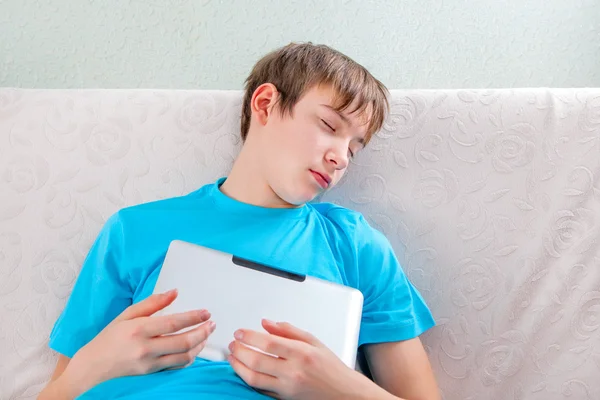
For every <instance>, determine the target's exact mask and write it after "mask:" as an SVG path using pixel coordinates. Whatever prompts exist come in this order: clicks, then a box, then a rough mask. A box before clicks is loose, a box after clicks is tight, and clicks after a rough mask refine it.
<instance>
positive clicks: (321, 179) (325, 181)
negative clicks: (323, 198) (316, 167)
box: [310, 169, 331, 189]
mask: <svg viewBox="0 0 600 400" xmlns="http://www.w3.org/2000/svg"><path fill="white" fill-rule="evenodd" d="M310 172H311V173H312V175H313V177H314V178H315V180H316V181H317V183H318V184H319V185H320V186H321V187H322V188H323V189H327V188H328V187H329V184H330V183H331V178H329V176H327V175H324V174H321V173H319V172H317V171H313V170H312V169H311V170H310Z"/></svg>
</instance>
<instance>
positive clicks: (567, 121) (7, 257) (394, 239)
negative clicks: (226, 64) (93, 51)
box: [0, 89, 600, 400]
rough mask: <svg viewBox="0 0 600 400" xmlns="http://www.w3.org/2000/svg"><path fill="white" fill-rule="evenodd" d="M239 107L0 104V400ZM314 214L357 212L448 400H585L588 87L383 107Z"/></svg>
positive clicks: (43, 96) (597, 383)
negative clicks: (146, 206) (403, 279)
mask: <svg viewBox="0 0 600 400" xmlns="http://www.w3.org/2000/svg"><path fill="white" fill-rule="evenodd" d="M241 98H242V95H241V92H205V91H150V90H147V91H138V90H131V91H130V90H101V91H96V90H85V91H62V90H36V91H33V90H11V89H3V90H0V204H1V207H0V318H1V319H0V320H1V321H2V322H1V324H0V354H2V360H3V362H2V363H0V398H2V399H5V398H7V399H12V398H34V397H35V394H36V393H37V392H38V391H39V390H40V389H41V387H42V385H43V384H44V383H45V381H46V380H47V379H48V377H49V375H50V373H51V371H52V369H53V367H54V361H55V358H54V357H55V356H54V355H53V352H52V351H51V350H49V349H48V347H47V346H48V340H47V338H48V335H49V333H50V330H51V329H52V324H53V322H54V321H55V320H56V318H57V317H58V315H59V313H60V311H61V310H62V308H63V307H64V304H65V301H66V299H67V297H68V295H69V293H70V291H71V289H72V287H73V284H74V282H75V278H76V276H77V273H78V271H79V269H80V266H81V265H82V263H83V259H84V257H85V255H86V253H87V252H88V250H89V249H90V247H91V245H92V243H93V241H94V239H95V238H96V236H97V235H98V232H99V231H100V229H101V227H102V226H103V224H104V223H105V221H106V220H107V219H108V217H109V216H110V215H112V214H113V213H114V212H116V211H117V210H118V209H120V208H122V207H125V206H128V205H132V204H137V203H140V202H143V201H151V200H157V199H163V198H166V197H172V196H177V195H183V194H185V193H189V192H191V191H192V190H194V189H196V188H198V187H200V186H202V185H203V184H205V183H207V182H212V181H214V180H216V179H217V178H218V177H219V176H223V175H225V174H226V173H227V170H228V168H229V166H230V165H231V162H232V160H233V157H234V156H235V155H236V153H237V151H238V150H239V148H240V142H239V140H238V136H237V134H236V132H237V131H238V129H239V116H240V105H241ZM391 103H392V113H391V115H390V116H389V118H388V120H387V121H386V124H385V126H384V128H383V129H382V130H381V131H380V132H379V133H378V135H377V137H376V138H375V139H374V141H373V142H372V143H370V144H369V146H368V147H367V149H366V150H365V151H364V152H361V154H360V155H359V156H358V157H357V158H356V159H355V160H354V161H353V163H352V165H351V166H350V171H349V173H348V174H347V175H346V177H345V178H344V180H343V181H342V182H341V184H340V186H339V187H337V188H335V189H334V190H333V191H332V192H331V193H328V194H327V195H326V196H325V197H324V198H323V200H326V201H334V202H337V203H339V204H341V205H344V206H348V207H349V208H352V209H356V210H358V211H360V212H361V213H363V215H364V216H365V218H366V219H367V221H369V223H370V224H371V225H373V226H374V227H376V228H378V229H380V230H381V231H382V232H383V233H384V234H385V235H386V236H387V237H388V238H389V240H390V242H391V244H392V246H393V247H394V249H395V250H396V254H397V255H398V258H399V261H400V264H401V265H402V266H403V268H404V270H405V272H406V274H407V276H408V277H409V278H410V280H411V281H412V282H413V283H414V284H415V286H416V287H417V288H418V289H419V290H420V292H421V294H422V295H423V297H424V299H425V300H426V302H427V303H428V305H429V306H430V308H431V310H432V312H433V315H434V317H435V319H436V321H437V323H438V325H437V326H436V327H435V328H433V329H431V330H430V331H428V332H426V333H425V334H424V335H423V336H424V338H423V339H424V343H425V346H426V349H427V351H428V352H429V355H430V359H431V361H432V363H433V368H434V370H435V373H436V376H437V378H438V380H439V384H440V386H441V389H442V392H443V394H444V396H445V398H446V399H452V400H454V399H457V400H458V399H461V400H463V399H472V400H475V399H528V400H529V399H532V400H538V399H539V400H541V399H544V400H548V399H563V398H570V399H598V398H600V380H598V376H600V375H599V374H600V345H599V343H600V291H599V289H598V288H599V287H600V266H599V265H600V251H599V247H598V246H599V244H598V238H599V237H600V236H599V234H600V232H599V231H600V217H599V215H600V183H598V179H599V178H598V176H599V174H600V165H599V162H600V89H523V90H440V91H433V90H432V91H418V90H416V91H393V92H392V99H391Z"/></svg>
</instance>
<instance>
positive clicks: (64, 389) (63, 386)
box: [38, 368, 93, 400]
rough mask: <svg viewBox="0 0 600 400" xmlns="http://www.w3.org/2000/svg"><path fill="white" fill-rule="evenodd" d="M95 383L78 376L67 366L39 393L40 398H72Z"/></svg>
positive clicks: (57, 399)
mask: <svg viewBox="0 0 600 400" xmlns="http://www.w3.org/2000/svg"><path fill="white" fill-rule="evenodd" d="M92 386H93V384H91V383H86V380H84V379H81V377H80V378H77V377H75V376H74V375H73V373H72V371H71V370H69V368H67V369H66V370H65V371H64V372H63V373H62V374H61V375H60V376H59V377H58V378H56V379H55V380H53V381H51V382H50V383H48V385H47V386H46V387H45V388H44V390H42V392H41V393H40V394H39V395H38V400H72V399H74V398H76V397H77V396H79V395H81V394H82V393H84V392H85V391H87V390H89V389H90V388H91V387H92Z"/></svg>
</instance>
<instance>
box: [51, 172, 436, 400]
mask: <svg viewBox="0 0 600 400" xmlns="http://www.w3.org/2000/svg"><path fill="white" fill-rule="evenodd" d="M224 180H225V179H219V181H217V182H216V183H212V184H207V185H205V186H204V187H202V188H200V189H199V190H196V191H194V192H192V193H190V194H189V195H186V196H180V197H174V198H170V199H165V200H160V201H155V202H150V203H146V204H141V205H137V206H133V207H128V208H125V209H122V210H120V211H119V212H118V213H116V214H114V215H113V216H112V217H111V218H109V220H108V222H107V223H106V224H105V226H104V227H103V229H102V230H101V232H100V234H99V235H98V238H97V240H96V241H95V242H94V245H93V246H92V250H91V251H90V253H89V255H88V256H87V258H86V261H85V262H84V264H83V267H82V270H81V273H80V275H79V277H78V278H77V282H76V284H75V287H74V289H73V291H72V293H71V295H70V297H69V300H68V302H67V306H66V308H65V310H64V311H63V312H62V313H61V316H60V317H59V319H58V321H57V323H56V325H55V327H54V329H53V330H52V333H51V335H50V347H51V348H52V349H54V350H56V351H58V352H59V353H62V354H64V355H66V356H68V357H73V355H74V354H75V353H76V352H77V350H79V349H80V348H81V347H82V346H84V345H85V344H86V343H87V342H89V341H90V340H92V339H93V338H94V337H95V336H96V335H97V334H98V333H99V332H100V331H101V330H102V329H103V328H104V327H105V326H106V325H108V323H109V322H110V321H111V320H112V319H114V318H115V317H116V316H117V315H119V314H120V313H121V312H122V311H123V310H124V309H125V308H126V307H127V306H129V305H131V304H132V303H137V302H139V301H141V300H143V299H145V298H147V297H148V296H149V295H151V294H152V292H153V290H154V287H155V285H156V280H157V279H158V275H159V273H160V269H161V266H162V262H163V260H164V256H165V254H166V251H167V248H168V247H169V243H170V242H171V241H172V240H175V239H177V240H184V241H186V242H191V243H197V244H200V245H203V246H206V247H209V248H213V249H216V250H220V251H224V252H227V253H230V254H235V255H237V256H240V257H242V258H246V259H249V260H253V261H256V262H259V263H262V264H266V265H273V266H277V267H278V268H282V269H284V270H286V271H290V272H294V273H299V274H303V275H304V274H306V275H310V276H314V277H318V278H321V279H326V280H328V281H332V282H336V283H340V284H345V285H348V286H351V287H354V288H356V289H359V290H360V291H361V292H362V293H363V295H364V311H363V317H362V322H361V341H362V342H365V341H367V342H370V343H380V342H388V341H398V340H404V339H408V338H413V337H416V336H418V335H420V334H421V333H423V331H425V330H426V329H429V328H431V327H432V326H433V320H432V318H431V314H430V312H429V310H428V309H427V307H426V306H425V304H424V303H423V300H422V299H421V297H420V296H419V294H418V293H417V292H416V291H415V289H414V287H413V286H412V285H411V284H410V283H408V282H407V280H406V277H405V275H404V274H403V273H402V270H401V268H400V267H399V265H398V262H397V260H396V258H395V257H394V256H393V252H392V250H391V246H390V245H389V242H388V241H387V240H385V239H383V236H382V235H381V234H380V233H379V232H377V231H375V230H374V229H373V228H371V227H370V226H368V224H367V223H366V221H365V220H364V219H363V218H361V216H360V214H359V213H357V212H355V211H350V210H348V209H345V208H342V207H340V206H335V205H332V204H327V203H325V204H318V205H316V206H314V207H313V206H312V205H306V206H304V207H300V208H295V209H270V208H263V207H256V206H252V205H249V204H244V203H240V202H238V201H236V200H234V199H231V198H229V197H227V196H225V195H224V194H223V193H221V191H220V190H219V188H218V185H220V184H221V183H222V182H223V181H224ZM357 255H358V256H357ZM206 279H207V280H209V281H210V276H207V277H206ZM199 284H201V283H200V282H199ZM240 310H241V308H240ZM209 311H210V310H209ZM240 328H242V327H240ZM232 340H233V337H232ZM227 366H228V364H227V363H220V364H218V365H213V364H212V363H206V362H196V363H195V365H194V368H190V369H187V368H186V369H183V370H181V371H179V372H177V373H176V374H173V373H171V372H169V373H157V374H152V375H144V376H139V377H136V378H125V379H114V380H112V381H111V382H107V383H106V384H104V385H101V386H100V387H97V388H95V389H94V390H92V391H90V392H89V393H87V396H84V397H85V398H88V397H89V398H98V399H110V398H116V397H118V396H121V395H122V394H125V393H129V394H130V396H129V397H127V398H132V399H133V398H146V396H147V395H155V394H156V392H155V389H156V388H157V387H159V388H160V391H162V392H165V393H169V398H182V399H187V398H196V397H197V396H198V395H209V394H210V395H211V398H213V399H217V398H220V396H222V395H226V396H234V397H238V398H252V397H255V398H264V396H262V395H259V394H258V393H257V392H256V391H254V390H253V389H251V388H249V387H248V386H247V385H245V384H244V382H243V381H242V380H241V379H240V378H238V377H237V376H235V374H234V373H233V371H232V370H231V369H230V368H228V367H227ZM194 394H195V395H196V396H194Z"/></svg>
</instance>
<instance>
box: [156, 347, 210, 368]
mask: <svg viewBox="0 0 600 400" xmlns="http://www.w3.org/2000/svg"><path fill="white" fill-rule="evenodd" d="M205 345H206V341H204V342H201V343H200V344H198V345H197V346H196V347H194V348H192V349H191V350H189V351H187V352H185V353H177V354H167V355H164V356H161V357H158V358H156V359H155V360H156V361H155V364H154V368H153V372H156V371H163V370H172V369H182V368H186V367H188V366H190V365H192V364H193V363H194V361H195V360H196V356H197V355H198V353H200V352H201V351H202V350H203V349H204V346H205Z"/></svg>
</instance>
